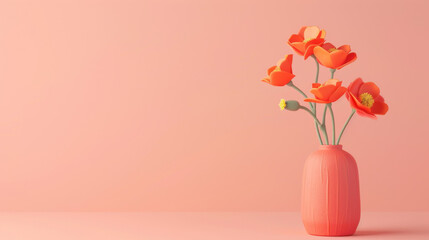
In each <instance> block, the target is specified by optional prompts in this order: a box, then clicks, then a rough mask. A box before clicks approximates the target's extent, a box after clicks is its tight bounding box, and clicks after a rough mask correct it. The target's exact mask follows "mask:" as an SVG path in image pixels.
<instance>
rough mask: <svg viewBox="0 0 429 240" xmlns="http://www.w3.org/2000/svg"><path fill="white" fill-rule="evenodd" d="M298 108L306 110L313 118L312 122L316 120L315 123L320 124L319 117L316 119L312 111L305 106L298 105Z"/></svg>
mask: <svg viewBox="0 0 429 240" xmlns="http://www.w3.org/2000/svg"><path fill="white" fill-rule="evenodd" d="M299 108H300V109H303V110H305V111H306V112H308V113H309V114H310V115H311V116H312V117H313V118H314V122H316V124H318V125H319V126H322V124H321V123H320V121H319V119H317V117H316V115H314V113H313V112H312V111H311V110H310V109H308V108H307V107H304V106H300V107H299Z"/></svg>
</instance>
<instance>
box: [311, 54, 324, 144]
mask: <svg viewBox="0 0 429 240" xmlns="http://www.w3.org/2000/svg"><path fill="white" fill-rule="evenodd" d="M311 57H312V58H313V59H314V61H315V62H316V80H315V82H316V83H317V82H319V62H318V61H317V59H316V57H315V56H314V54H313V55H311ZM316 106H317V103H314V105H313V113H314V115H316V116H317V110H316ZM314 126H315V127H316V132H317V136H318V137H319V142H320V145H323V141H322V136H320V130H319V125H317V123H316V122H314Z"/></svg>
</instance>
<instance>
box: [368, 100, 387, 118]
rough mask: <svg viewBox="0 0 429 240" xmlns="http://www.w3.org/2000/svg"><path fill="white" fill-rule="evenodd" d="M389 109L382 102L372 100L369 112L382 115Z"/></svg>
mask: <svg viewBox="0 0 429 240" xmlns="http://www.w3.org/2000/svg"><path fill="white" fill-rule="evenodd" d="M388 110H389V106H388V105H387V104H385V103H384V102H374V105H372V108H371V112H372V113H374V114H378V115H384V114H386V113H387V111H388Z"/></svg>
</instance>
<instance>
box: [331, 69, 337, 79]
mask: <svg viewBox="0 0 429 240" xmlns="http://www.w3.org/2000/svg"><path fill="white" fill-rule="evenodd" d="M330 71H331V79H333V78H334V73H335V71H337V69H335V68H331V69H330Z"/></svg>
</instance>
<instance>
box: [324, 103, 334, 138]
mask: <svg viewBox="0 0 429 240" xmlns="http://www.w3.org/2000/svg"><path fill="white" fill-rule="evenodd" d="M326 105H328V108H329V111H330V112H331V118H332V145H335V118H334V111H332V103H328V104H326Z"/></svg>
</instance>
